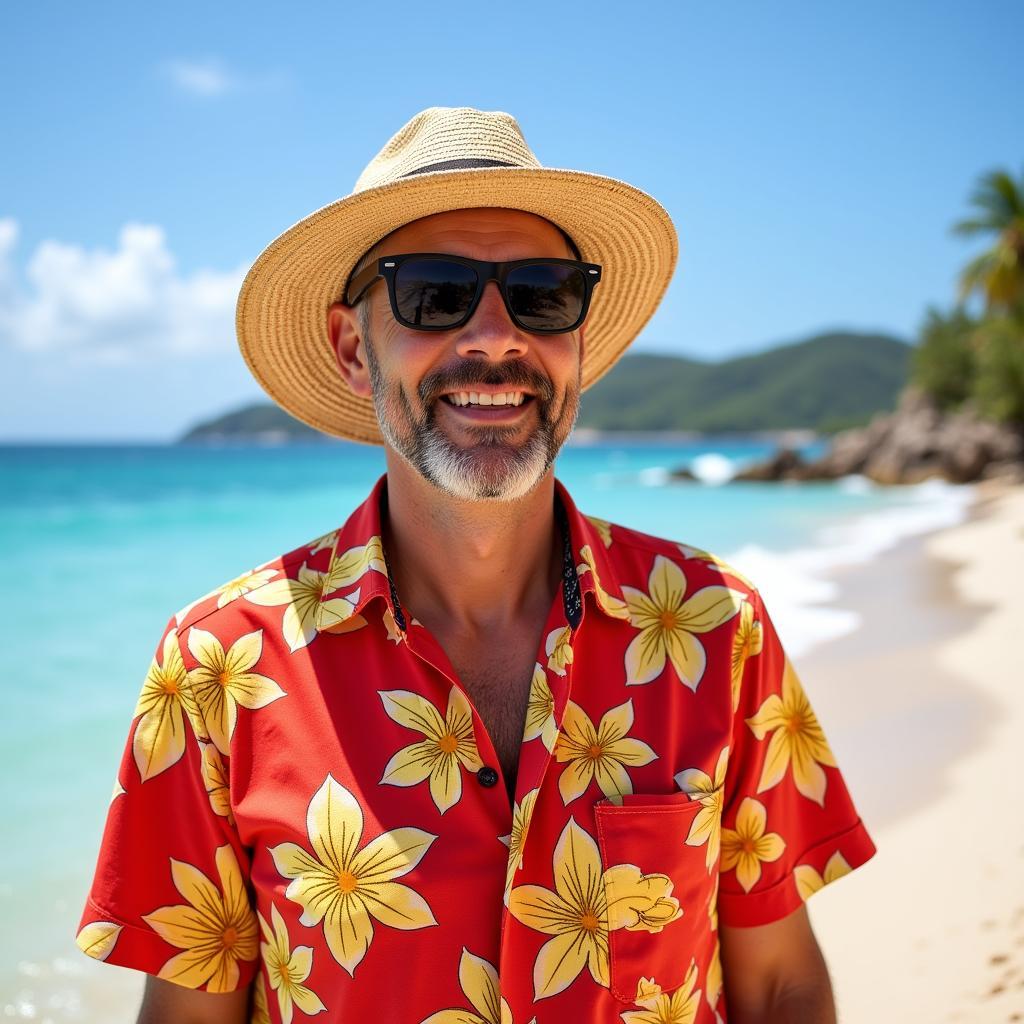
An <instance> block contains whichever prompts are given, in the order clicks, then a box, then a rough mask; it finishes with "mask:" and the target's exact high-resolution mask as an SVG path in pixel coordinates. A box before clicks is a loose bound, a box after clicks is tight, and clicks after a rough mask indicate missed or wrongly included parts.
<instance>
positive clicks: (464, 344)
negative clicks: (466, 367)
mask: <svg viewBox="0 0 1024 1024" xmlns="http://www.w3.org/2000/svg"><path fill="white" fill-rule="evenodd" d="M528 348H529V335H528V334H526V333H525V332H524V331H522V330H520V329H519V328H518V327H517V326H516V325H515V324H514V323H513V322H512V320H511V319H510V318H509V315H508V310H507V309H505V303H504V302H503V301H502V298H501V292H500V291H499V290H498V283H497V282H496V281H488V282H487V284H486V286H485V287H484V293H483V295H481V296H480V304H479V305H478V306H477V307H476V310H475V311H474V312H473V315H472V316H471V317H470V319H469V323H467V324H466V326H465V327H463V328H462V329H461V330H460V331H459V337H458V341H457V342H456V351H457V352H458V353H459V355H461V356H470V357H472V356H475V357H476V358H480V357H481V356H482V357H484V358H486V359H493V360H494V361H496V362H501V361H502V360H503V359H511V358H516V357H519V356H524V355H526V352H527V349H528Z"/></svg>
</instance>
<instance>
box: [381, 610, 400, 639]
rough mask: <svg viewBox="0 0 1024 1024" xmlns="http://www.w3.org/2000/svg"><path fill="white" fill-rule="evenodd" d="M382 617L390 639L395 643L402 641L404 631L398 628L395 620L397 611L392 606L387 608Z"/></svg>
mask: <svg viewBox="0 0 1024 1024" xmlns="http://www.w3.org/2000/svg"><path fill="white" fill-rule="evenodd" d="M381 619H382V621H383V623H384V629H385V630H386V631H387V634H388V639H389V640H390V641H391V642H392V643H395V644H398V643H401V641H402V631H401V630H400V629H399V628H398V623H397V622H395V613H394V612H393V611H392V610H391V609H390V608H387V609H385V611H384V614H383V615H382V616H381Z"/></svg>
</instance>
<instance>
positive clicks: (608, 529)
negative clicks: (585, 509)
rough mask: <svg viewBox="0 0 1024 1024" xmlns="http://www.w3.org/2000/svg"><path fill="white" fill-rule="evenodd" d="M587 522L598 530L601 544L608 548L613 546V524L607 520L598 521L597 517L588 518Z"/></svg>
mask: <svg viewBox="0 0 1024 1024" xmlns="http://www.w3.org/2000/svg"><path fill="white" fill-rule="evenodd" d="M586 518H587V521H588V522H589V523H590V525H591V526H592V527H593V528H594V529H595V530H597V533H598V536H599V537H600V538H601V542H602V543H603V544H604V546H605V547H606V548H610V547H611V546H612V524H611V523H609V522H608V520H607V519H598V518H597V516H587V517H586Z"/></svg>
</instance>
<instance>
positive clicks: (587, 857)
mask: <svg viewBox="0 0 1024 1024" xmlns="http://www.w3.org/2000/svg"><path fill="white" fill-rule="evenodd" d="M552 867H553V870H554V878H555V889H554V891H551V890H550V889H545V888H544V887H543V886H540V885H520V886H517V887H516V888H514V889H513V890H512V894H511V896H510V897H509V907H508V909H509V913H510V914H512V916H513V917H514V918H515V919H516V920H517V921H519V922H520V923H521V924H525V925H526V926H527V927H528V928H533V929H534V930H536V931H539V932H544V933H545V934H546V935H551V936H553V938H551V939H549V940H548V941H547V942H545V943H544V945H543V946H541V948H540V951H539V952H538V953H537V959H536V960H535V961H534V965H533V988H534V994H535V998H537V999H546V998H548V997H549V996H553V995H557V994H558V993H559V992H562V991H563V990H564V989H566V988H568V987H569V985H571V984H572V983H573V982H574V981H575V980H576V978H578V977H579V975H580V973H581V972H582V971H583V969H584V968H588V969H589V970H590V975H591V977H592V978H593V979H594V981H596V982H597V983H598V984H599V985H603V986H604V987H605V988H607V987H608V985H609V977H608V933H609V932H610V931H615V930H617V929H619V928H625V927H627V926H632V927H634V928H640V927H643V928H644V929H645V930H648V931H654V930H658V929H659V928H660V927H661V926H662V925H661V924H658V923H654V925H653V926H652V927H648V926H646V925H643V924H642V917H643V915H644V914H645V913H651V914H652V915H653V916H655V917H658V918H659V919H660V918H661V917H662V916H663V914H662V910H663V909H664V904H663V903H662V904H661V905H660V906H658V905H659V901H662V900H665V899H667V898H669V894H670V893H671V890H672V885H671V882H669V881H668V879H667V878H666V877H665V876H664V875H649V876H645V875H642V874H640V872H639V870H638V869H637V868H635V867H633V865H621V864H620V865H616V867H614V868H609V869H608V871H602V869H601V856H600V853H599V852H598V849H597V843H595V842H594V840H593V839H592V838H591V836H590V835H588V833H587V832H586V831H584V830H583V829H582V828H580V826H579V825H577V824H576V820H575V818H570V819H569V821H568V823H567V824H566V826H565V828H564V829H562V834H561V835H560V836H559V837H558V842H557V843H556V845H555V853H554V857H553V858H552ZM625 868H628V869H631V870H628V871H624V870H621V869H625ZM609 876H611V877H610V878H609ZM609 881H613V882H614V883H615V884H614V885H608V884H607V883H608V882H609ZM666 883H667V884H666ZM672 902H675V901H674V900H673V901H672ZM676 907H677V908H678V904H676Z"/></svg>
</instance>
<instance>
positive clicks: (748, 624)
mask: <svg viewBox="0 0 1024 1024" xmlns="http://www.w3.org/2000/svg"><path fill="white" fill-rule="evenodd" d="M763 640H764V638H763V636H762V635H761V623H760V622H755V621H754V607H753V605H751V603H750V602H749V601H744V602H743V607H742V608H740V621H739V625H738V626H737V627H736V635H735V636H734V637H733V639H732V709H733V711H735V710H736V709H737V708H738V707H739V706H740V687H741V685H742V683H743V667H744V666H745V665H746V663H747V658H751V657H753V656H754V655H755V654H760V653H761V646H762V643H763Z"/></svg>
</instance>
